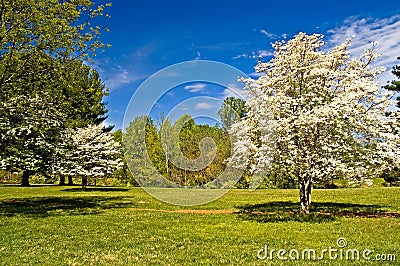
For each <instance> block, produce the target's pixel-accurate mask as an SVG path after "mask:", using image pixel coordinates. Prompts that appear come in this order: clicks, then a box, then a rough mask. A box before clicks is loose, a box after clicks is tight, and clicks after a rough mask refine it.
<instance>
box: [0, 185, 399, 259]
mask: <svg viewBox="0 0 400 266" xmlns="http://www.w3.org/2000/svg"><path fill="white" fill-rule="evenodd" d="M297 201H298V191H297V190H257V191H253V192H250V191H247V190H232V191H230V192H229V193H227V194H226V195H224V196H223V197H222V198H220V199H218V200H216V201H214V202H211V203H209V204H206V205H201V206H195V207H179V206H174V205H169V204H167V203H163V202H160V201H158V200H156V199H154V198H153V197H151V196H150V195H148V194H147V193H146V192H144V191H143V190H142V189H140V188H133V189H125V188H89V189H88V190H87V191H85V192H83V191H81V190H80V189H79V188H77V187H57V186H37V187H29V188H22V187H12V186H4V187H0V265H265V264H267V265H287V264H289V265H347V264H348V265H369V264H371V265H400V218H399V215H398V213H400V188H365V189H337V190H314V191H313V206H312V211H313V213H312V214H311V215H310V216H308V217H302V216H301V215H299V214H298V213H297V212H296V211H297V209H298V206H297ZM193 209H196V210H206V211H203V213H190V210H193ZM177 210H178V211H177ZM182 210H187V211H182ZM207 210H208V211H207ZM209 210H219V212H220V213H219V212H211V211H209ZM340 237H342V238H345V239H346V240H347V243H348V245H347V247H345V248H343V249H342V250H344V252H346V249H358V250H360V251H361V252H362V251H363V250H365V249H370V250H373V251H374V253H372V255H370V257H371V258H375V257H374V256H375V255H376V254H395V255H396V261H391V262H382V261H380V262H376V261H375V262H372V261H370V262H368V261H365V260H363V259H362V258H361V259H360V260H359V261H357V260H356V261H346V260H345V258H344V259H342V260H340V259H336V260H329V259H328V258H329V255H328V254H327V253H326V255H325V259H323V260H321V261H313V260H301V259H300V260H294V261H292V260H290V258H289V260H288V261H281V260H279V259H278V258H277V255H276V254H274V257H273V260H270V259H269V258H267V259H265V260H260V259H258V258H257V252H258V251H259V250H260V249H262V248H264V247H265V245H268V249H269V250H271V249H276V250H278V249H285V250H287V251H289V250H291V249H296V250H299V251H300V252H301V251H302V250H304V249H314V250H316V252H317V257H318V256H319V255H320V252H321V251H322V250H323V249H328V248H329V247H332V248H337V243H336V241H337V239H338V238H340ZM293 254H295V253H293ZM338 254H339V253H338ZM287 256H288V254H286V257H287ZM300 257H301V255H300Z"/></svg>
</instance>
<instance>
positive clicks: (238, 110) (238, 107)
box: [218, 97, 248, 129]
mask: <svg viewBox="0 0 400 266" xmlns="http://www.w3.org/2000/svg"><path fill="white" fill-rule="evenodd" d="M247 112H248V109H247V107H246V101H245V100H242V99H239V98H235V97H228V98H226V99H225V100H224V102H223V103H222V106H221V108H220V109H219V110H218V115H219V116H220V118H221V122H222V126H223V128H225V129H229V128H230V127H231V126H232V125H233V123H235V122H236V121H238V120H239V119H240V118H243V117H245V116H246V114H247Z"/></svg>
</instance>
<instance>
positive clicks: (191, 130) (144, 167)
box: [123, 115, 230, 186]
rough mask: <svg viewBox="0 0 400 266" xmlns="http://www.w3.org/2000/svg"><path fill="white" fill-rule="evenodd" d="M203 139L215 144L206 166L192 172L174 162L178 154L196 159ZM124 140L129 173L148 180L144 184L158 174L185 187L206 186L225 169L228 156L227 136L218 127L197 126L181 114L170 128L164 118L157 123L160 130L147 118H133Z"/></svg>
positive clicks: (228, 141)
mask: <svg viewBox="0 0 400 266" xmlns="http://www.w3.org/2000/svg"><path fill="white" fill-rule="evenodd" d="M163 134H165V135H164V137H163V136H162V135H163ZM143 136H145V138H144V139H143ZM205 138H211V139H212V140H213V141H214V142H215V144H216V155H215V157H214V159H213V160H212V162H211V163H210V164H209V165H207V166H206V167H205V168H204V169H201V170H196V171H195V170H190V167H188V166H186V165H178V166H177V165H176V164H175V163H174V160H173V159H176V160H180V158H181V157H179V156H180V152H182V155H183V156H184V157H186V158H189V159H192V160H195V159H197V158H199V157H200V155H201V152H200V147H199V145H200V142H201V140H203V139H205ZM123 139H124V141H123V143H124V149H125V154H126V159H127V163H128V165H129V166H130V170H131V172H132V174H133V175H134V177H135V178H139V179H140V180H145V179H148V180H146V181H143V182H142V184H146V185H151V184H152V182H153V181H152V179H153V178H155V177H156V176H159V175H162V176H163V177H164V178H165V179H167V180H169V181H172V182H174V183H176V184H180V185H185V186H197V185H203V184H206V183H208V182H210V181H212V180H214V179H215V178H217V177H218V176H219V175H220V174H221V173H222V172H223V171H224V170H225V163H224V162H225V160H226V159H227V158H229V156H230V139H229V136H228V135H227V133H226V132H224V131H223V130H222V129H221V128H218V127H210V126H208V125H196V124H195V122H194V120H193V119H192V118H191V117H190V116H189V115H183V116H182V117H180V118H179V119H178V120H177V121H176V122H175V123H174V124H173V125H172V124H171V122H170V121H169V120H168V119H164V120H163V121H160V127H159V128H157V127H156V126H155V124H154V122H153V121H152V120H151V119H150V118H148V117H146V116H143V117H136V118H135V119H134V121H132V122H131V123H130V125H129V126H128V128H127V129H126V132H125V134H124V136H123ZM163 140H164V141H165V143H163ZM174 141H177V142H176V143H175V142H174ZM177 145H178V146H179V147H176V146H177ZM147 156H148V157H147ZM180 162H181V161H180ZM181 163H182V162H181ZM152 165H154V167H155V169H156V170H157V172H156V171H154V169H153V167H152Z"/></svg>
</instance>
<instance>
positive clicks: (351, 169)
mask: <svg viewBox="0 0 400 266" xmlns="http://www.w3.org/2000/svg"><path fill="white" fill-rule="evenodd" d="M349 46H350V40H347V41H346V42H345V43H343V44H340V45H338V46H336V47H333V48H332V49H330V50H329V51H328V50H327V49H325V48H324V42H323V36H322V35H320V34H314V35H307V34H305V33H299V34H298V35H297V36H295V37H294V38H293V39H291V40H289V41H287V42H286V41H281V42H276V43H275V44H274V45H273V47H274V48H275V53H274V57H273V58H272V59H271V60H270V61H269V62H259V63H258V64H257V66H256V67H255V68H256V71H257V72H260V73H264V75H262V76H261V77H259V78H258V79H257V80H253V79H244V82H245V83H246V87H247V89H248V90H249V94H250V99H249V101H248V102H247V104H248V107H249V109H250V111H249V113H248V115H247V117H246V118H245V119H243V120H241V121H240V122H238V123H236V124H235V125H234V126H233V127H232V130H231V132H232V133H233V135H234V136H235V138H236V142H235V145H234V152H233V154H234V155H235V156H233V157H232V158H231V163H233V164H235V163H236V164H238V165H243V164H249V165H251V166H252V170H255V171H257V170H258V168H260V167H264V166H272V167H270V168H269V170H270V171H283V172H284V173H285V174H290V175H294V176H296V177H297V178H298V183H299V187H300V203H301V211H302V212H303V213H308V212H309V206H310V203H311V189H312V186H313V183H315V182H321V181H326V180H330V179H332V178H335V177H346V178H353V179H358V180H359V179H362V178H366V177H368V175H369V174H370V173H371V171H372V169H373V171H374V173H379V170H384V169H388V168H392V167H394V166H398V165H399V147H398V145H399V140H398V136H397V135H396V134H394V132H395V126H394V125H395V123H394V121H395V117H394V114H393V115H387V113H386V112H387V111H388V108H389V107H390V106H392V105H393V101H392V100H391V96H392V95H390V94H389V93H387V92H386V91H383V90H382V89H380V87H379V83H378V82H377V81H376V77H377V75H379V74H380V73H382V72H383V71H384V69H382V68H371V66H370V65H371V62H373V61H374V59H376V58H377V57H378V55H377V54H376V53H375V51H374V47H375V46H374V45H372V47H371V48H370V49H368V50H366V51H365V52H364V54H363V55H362V56H361V57H360V58H358V59H352V58H350V54H349V52H348V48H349ZM323 48H324V49H323ZM267 120H269V121H267ZM260 122H261V123H260ZM255 136H256V137H255ZM272 136H273V137H272ZM271 147H274V148H275V151H274V155H273V156H272V158H273V159H272V162H271V163H270V161H271V159H270V158H271V152H272V151H273V149H272V148H271Z"/></svg>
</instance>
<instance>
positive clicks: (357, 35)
mask: <svg viewBox="0 0 400 266" xmlns="http://www.w3.org/2000/svg"><path fill="white" fill-rule="evenodd" d="M399 29H400V15H394V16H391V17H388V18H382V19H374V18H369V17H368V18H360V17H350V18H348V19H346V20H345V21H344V23H343V25H341V26H340V27H337V28H335V29H331V30H329V31H328V34H329V44H330V45H337V44H340V43H343V42H344V41H345V40H346V39H347V38H351V39H352V42H351V47H350V49H349V51H350V53H351V56H352V57H358V56H360V55H361V54H362V53H363V51H364V50H365V49H367V48H369V47H371V44H372V42H375V43H377V44H378V45H377V47H376V51H377V52H378V53H379V54H381V55H382V56H381V57H380V58H378V59H377V60H376V61H375V63H374V64H373V66H374V67H377V66H384V67H386V69H387V71H386V72H385V73H384V74H383V75H382V76H381V77H380V78H379V80H381V81H382V82H386V81H387V80H391V79H393V78H394V77H393V76H392V75H391V74H390V70H391V68H392V67H393V66H394V65H396V64H398V60H396V58H397V57H398V56H400V38H399Z"/></svg>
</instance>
